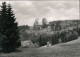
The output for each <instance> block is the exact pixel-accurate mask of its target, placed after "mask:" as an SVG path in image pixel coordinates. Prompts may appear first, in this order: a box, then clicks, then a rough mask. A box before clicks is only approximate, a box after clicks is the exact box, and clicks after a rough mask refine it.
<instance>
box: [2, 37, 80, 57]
mask: <svg viewBox="0 0 80 57" xmlns="http://www.w3.org/2000/svg"><path fill="white" fill-rule="evenodd" d="M1 57H80V37H79V38H78V39H77V40H73V41H70V42H66V43H60V44H56V45H53V46H51V47H46V46H42V47H39V48H19V49H18V51H17V52H12V53H1Z"/></svg>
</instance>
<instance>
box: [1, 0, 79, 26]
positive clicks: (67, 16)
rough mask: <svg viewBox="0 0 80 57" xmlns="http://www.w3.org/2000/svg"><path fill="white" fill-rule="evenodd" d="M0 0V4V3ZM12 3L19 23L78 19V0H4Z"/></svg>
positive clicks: (29, 23)
mask: <svg viewBox="0 0 80 57" xmlns="http://www.w3.org/2000/svg"><path fill="white" fill-rule="evenodd" d="M1 2H2V1H0V5H1ZM6 2H7V3H10V4H11V5H12V8H13V11H14V13H15V16H16V18H17V19H16V20H17V22H18V24H19V25H30V26H32V25H33V23H34V21H35V19H36V18H39V22H40V23H41V20H42V18H46V19H47V21H48V22H50V21H55V20H73V19H79V1H78V0H76V1H70V0H69V1H68V0H66V1H65V0H62V1H36V0H35V1H6Z"/></svg>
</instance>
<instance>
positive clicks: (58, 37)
mask: <svg viewBox="0 0 80 57" xmlns="http://www.w3.org/2000/svg"><path fill="white" fill-rule="evenodd" d="M79 36H80V27H76V28H73V29H71V30H69V29H66V30H61V31H55V32H54V33H52V34H50V33H48V34H47V33H45V34H40V33H37V35H35V34H32V35H31V37H30V38H29V39H30V40H31V41H32V42H33V43H34V44H35V43H37V44H38V45H39V46H44V45H47V42H50V43H51V45H55V44H58V43H65V42H69V41H72V40H75V39H78V37H79Z"/></svg>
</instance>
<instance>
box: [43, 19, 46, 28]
mask: <svg viewBox="0 0 80 57" xmlns="http://www.w3.org/2000/svg"><path fill="white" fill-rule="evenodd" d="M42 25H43V26H42V27H43V28H46V27H47V20H46V18H43V19H42Z"/></svg>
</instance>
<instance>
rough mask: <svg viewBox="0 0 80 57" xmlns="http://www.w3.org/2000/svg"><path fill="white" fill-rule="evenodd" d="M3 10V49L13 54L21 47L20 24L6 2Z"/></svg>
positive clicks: (3, 4)
mask: <svg viewBox="0 0 80 57" xmlns="http://www.w3.org/2000/svg"><path fill="white" fill-rule="evenodd" d="M1 8H2V9H1V24H2V25H1V27H2V29H1V34H2V49H3V51H5V52H11V51H14V50H16V48H17V47H19V46H20V37H19V31H18V23H17V22H16V18H15V16H14V13H13V11H12V7H11V5H10V4H8V5H6V2H3V3H2V6H1Z"/></svg>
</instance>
